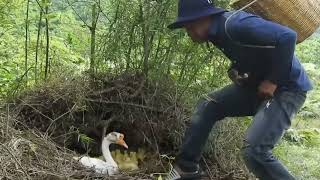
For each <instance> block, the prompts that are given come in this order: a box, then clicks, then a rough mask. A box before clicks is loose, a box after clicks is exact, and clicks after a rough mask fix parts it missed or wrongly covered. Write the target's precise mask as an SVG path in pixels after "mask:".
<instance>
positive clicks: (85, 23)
mask: <svg viewBox="0 0 320 180" xmlns="http://www.w3.org/2000/svg"><path fill="white" fill-rule="evenodd" d="M66 1H67V3H68V5H69V6H70V7H71V9H72V10H73V12H74V13H75V14H76V15H77V16H78V17H79V18H80V20H81V21H82V22H83V23H84V25H85V26H87V27H88V28H89V29H91V28H92V27H91V26H89V25H88V24H87V22H86V21H85V20H84V19H83V18H82V17H81V16H80V15H79V14H78V12H77V11H76V10H75V9H74V7H73V6H72V4H71V3H70V2H69V0H66Z"/></svg>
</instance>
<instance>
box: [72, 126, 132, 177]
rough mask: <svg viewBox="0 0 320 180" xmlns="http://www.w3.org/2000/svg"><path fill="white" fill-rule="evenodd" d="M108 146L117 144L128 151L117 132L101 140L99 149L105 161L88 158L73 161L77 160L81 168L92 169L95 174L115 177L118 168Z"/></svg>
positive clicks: (121, 136)
mask: <svg viewBox="0 0 320 180" xmlns="http://www.w3.org/2000/svg"><path fill="white" fill-rule="evenodd" d="M110 144H118V145H121V146H123V147H125V148H127V149H128V145H127V144H126V142H125V141H124V135H123V134H121V133H118V132H111V133H109V134H108V135H107V136H105V137H104V138H103V140H102V145H101V149H102V154H103V157H104V159H105V161H103V160H100V159H97V158H91V157H88V156H84V157H80V158H75V159H76V160H79V162H80V163H81V164H82V165H83V166H85V167H88V168H93V169H94V170H95V172H97V173H101V174H107V175H110V176H112V175H115V174H117V173H118V172H119V168H118V165H117V163H116V162H115V161H114V160H113V158H112V156H111V153H110V150H109V146H110Z"/></svg>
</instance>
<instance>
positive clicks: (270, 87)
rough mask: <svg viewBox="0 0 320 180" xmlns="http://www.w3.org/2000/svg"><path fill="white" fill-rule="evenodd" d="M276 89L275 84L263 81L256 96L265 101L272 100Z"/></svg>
mask: <svg viewBox="0 0 320 180" xmlns="http://www.w3.org/2000/svg"><path fill="white" fill-rule="evenodd" d="M276 89H277V85H276V84H274V83H272V82H271V81H268V80H265V81H262V82H261V84H260V86H259V88H258V95H259V96H260V97H262V98H265V99H268V98H272V97H273V95H274V92H275V91H276Z"/></svg>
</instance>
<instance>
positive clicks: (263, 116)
mask: <svg viewBox="0 0 320 180" xmlns="http://www.w3.org/2000/svg"><path fill="white" fill-rule="evenodd" d="M305 99H306V92H302V91H298V90H277V91H276V92H275V95H274V97H273V99H270V100H261V99H259V97H257V92H256V90H255V89H253V88H246V87H240V86H237V85H234V84H232V85H229V86H226V87H224V88H223V89H221V90H219V91H216V92H213V93H210V94H208V96H206V97H203V98H201V99H200V100H199V102H198V105H197V107H196V110H195V112H194V114H193V116H192V119H191V126H190V127H189V128H188V129H187V131H186V134H185V138H184V141H183V144H182V146H181V148H180V152H179V154H178V156H177V161H176V163H177V164H178V165H179V166H180V167H181V168H182V169H183V170H185V171H194V170H196V169H197V168H198V164H199V161H200V157H201V153H202V150H203V148H204V146H205V143H206V141H207V139H208V136H209V133H210V131H211V129H212V127H213V125H214V124H215V123H216V122H217V121H219V120H222V119H224V118H225V117H241V116H253V122H252V124H251V126H250V127H249V128H248V129H247V132H246V136H245V139H244V142H245V143H244V147H243V149H242V155H243V158H244V160H245V163H246V166H247V168H248V169H249V170H250V171H251V172H252V173H254V174H255V175H256V176H257V177H258V178H260V179H261V180H264V179H265V180H273V179H274V180H291V179H294V177H293V176H292V175H291V174H290V173H289V172H288V170H287V169H286V168H285V167H284V166H283V165H282V164H281V163H280V162H279V161H278V160H277V159H276V158H275V157H274V156H273V155H272V149H273V148H274V146H275V144H276V143H277V142H278V141H279V140H280V138H281V137H282V135H283V133H284V131H285V130H287V129H288V128H289V127H290V125H291V120H292V118H293V116H294V115H295V114H296V113H297V111H298V110H299V109H300V108H301V107H302V105H303V103H304V102H305Z"/></svg>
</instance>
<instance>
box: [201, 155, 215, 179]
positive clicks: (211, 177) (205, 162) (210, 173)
mask: <svg viewBox="0 0 320 180" xmlns="http://www.w3.org/2000/svg"><path fill="white" fill-rule="evenodd" d="M202 160H203V162H204V164H205V165H206V168H207V171H208V174H209V178H210V180H213V176H212V172H211V170H210V167H209V165H208V163H207V161H206V159H205V158H204V157H203V156H202Z"/></svg>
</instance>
